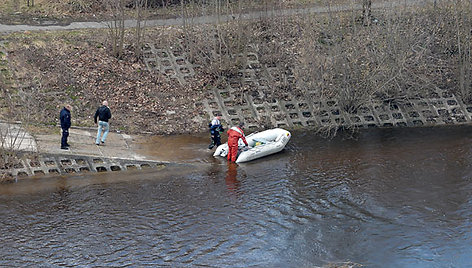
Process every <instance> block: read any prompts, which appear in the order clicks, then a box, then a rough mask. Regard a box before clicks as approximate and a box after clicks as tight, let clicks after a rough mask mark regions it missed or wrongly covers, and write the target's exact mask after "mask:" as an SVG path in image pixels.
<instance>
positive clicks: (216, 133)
mask: <svg viewBox="0 0 472 268" xmlns="http://www.w3.org/2000/svg"><path fill="white" fill-rule="evenodd" d="M220 119H221V117H219V116H216V117H215V118H213V120H212V121H211V122H210V124H208V127H209V128H210V135H211V144H210V145H208V149H212V148H213V147H215V145H216V146H217V147H218V146H220V145H221V135H220V132H223V131H225V130H224V128H223V125H222V124H221V122H220Z"/></svg>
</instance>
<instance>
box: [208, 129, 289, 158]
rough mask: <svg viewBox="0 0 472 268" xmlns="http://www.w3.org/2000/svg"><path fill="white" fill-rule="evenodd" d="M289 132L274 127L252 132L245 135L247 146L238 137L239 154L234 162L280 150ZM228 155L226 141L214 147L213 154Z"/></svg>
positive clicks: (287, 139)
mask: <svg viewBox="0 0 472 268" xmlns="http://www.w3.org/2000/svg"><path fill="white" fill-rule="evenodd" d="M290 137H291V134H290V132H288V131H287V130H285V129H281V128H274V129H269V130H265V131H262V132H256V133H252V134H250V135H248V136H246V141H247V143H248V145H249V146H248V147H245V146H244V143H243V142H242V140H241V139H239V148H240V151H239V154H238V158H237V159H236V163H242V162H248V161H251V160H254V159H257V158H261V157H264V156H267V155H270V154H275V153H278V152H280V151H282V150H283V149H284V147H285V145H287V143H288V141H289V140H290ZM227 155H228V143H225V144H221V145H220V146H218V148H216V151H215V153H214V154H213V156H222V157H226V156H227Z"/></svg>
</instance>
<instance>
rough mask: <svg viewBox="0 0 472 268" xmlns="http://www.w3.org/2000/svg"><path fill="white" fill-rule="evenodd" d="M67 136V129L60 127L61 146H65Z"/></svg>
mask: <svg viewBox="0 0 472 268" xmlns="http://www.w3.org/2000/svg"><path fill="white" fill-rule="evenodd" d="M67 137H69V129H62V138H61V147H67Z"/></svg>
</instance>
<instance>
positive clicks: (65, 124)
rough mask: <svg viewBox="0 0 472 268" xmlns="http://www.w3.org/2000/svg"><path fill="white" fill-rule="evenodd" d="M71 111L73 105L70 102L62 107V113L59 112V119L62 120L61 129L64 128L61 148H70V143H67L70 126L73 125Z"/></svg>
mask: <svg viewBox="0 0 472 268" xmlns="http://www.w3.org/2000/svg"><path fill="white" fill-rule="evenodd" d="M70 111H72V106H70V105H69V104H67V105H65V106H64V108H62V110H61V113H60V114H59V120H60V121H61V129H62V138H61V149H63V150H68V149H69V146H70V145H69V143H67V138H68V137H69V128H70V126H71V124H72V123H71V115H70Z"/></svg>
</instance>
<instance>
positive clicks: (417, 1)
mask: <svg viewBox="0 0 472 268" xmlns="http://www.w3.org/2000/svg"><path fill="white" fill-rule="evenodd" d="M436 1H442V0H393V1H386V2H373V3H372V8H373V9H388V8H393V7H401V6H404V7H408V6H412V5H424V4H427V3H435V2H436ZM359 9H362V6H361V5H360V4H352V5H339V6H330V7H319V6H318V7H311V8H303V9H287V10H269V11H260V12H251V13H245V14H241V15H240V18H241V19H243V20H251V19H259V18H270V17H274V16H293V15H301V14H309V13H325V12H340V11H348V10H359ZM238 16H239V15H236V14H233V15H223V16H201V17H195V18H192V23H194V24H205V23H215V22H218V21H219V22H226V21H231V20H235V19H239V18H238ZM183 23H184V19H182V18H175V19H160V20H148V21H147V22H146V26H171V25H182V24H183ZM55 24H56V22H54V21H45V22H43V25H39V26H35V25H5V24H0V33H8V32H21V31H54V30H76V29H94V28H95V29H100V28H107V27H108V26H107V25H109V22H106V21H104V22H73V23H71V24H69V25H55ZM135 25H136V20H126V21H125V27H128V28H131V27H134V26H135Z"/></svg>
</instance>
